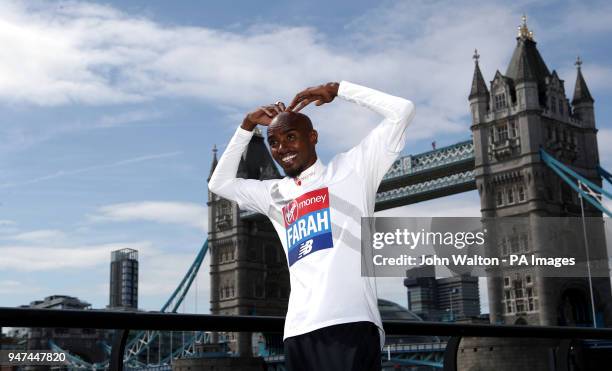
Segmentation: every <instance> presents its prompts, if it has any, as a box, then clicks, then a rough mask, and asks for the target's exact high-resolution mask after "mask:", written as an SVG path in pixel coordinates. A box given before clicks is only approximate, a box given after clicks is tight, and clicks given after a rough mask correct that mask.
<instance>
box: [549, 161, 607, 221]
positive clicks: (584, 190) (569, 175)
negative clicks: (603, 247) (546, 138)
mask: <svg viewBox="0 0 612 371" xmlns="http://www.w3.org/2000/svg"><path fill="white" fill-rule="evenodd" d="M540 157H541V158H542V161H544V163H545V164H546V165H548V167H550V168H551V169H552V170H553V171H554V172H555V173H556V174H557V175H559V177H561V179H563V181H565V183H566V184H567V185H569V186H570V187H571V188H572V189H573V190H574V191H576V192H578V194H579V195H580V196H581V197H583V198H584V199H585V200H587V201H588V202H589V203H590V204H591V205H593V206H595V207H596V208H597V209H599V210H600V211H601V212H603V213H604V214H606V215H608V216H609V217H612V212H611V211H610V210H608V209H607V208H606V207H605V206H604V205H603V202H602V200H603V197H604V196H605V197H606V198H607V199H608V200H612V194H610V192H608V191H606V190H605V189H603V188H601V187H600V186H598V185H597V184H595V183H593V182H591V181H590V180H588V179H586V178H585V177H583V176H582V175H580V174H578V173H577V172H575V171H574V170H572V169H570V168H569V167H568V166H567V165H565V164H563V163H562V162H560V161H559V160H557V159H556V158H554V157H553V156H551V155H549V154H548V153H546V151H544V150H543V149H540ZM602 170H603V172H604V173H605V174H607V175H606V176H604V178H606V180H608V181H611V180H610V178H612V176H611V175H610V174H609V173H608V172H607V171H605V170H604V169H603V168H601V167H599V168H598V172H599V173H600V174H602ZM573 179H575V181H574V180H573Z"/></svg>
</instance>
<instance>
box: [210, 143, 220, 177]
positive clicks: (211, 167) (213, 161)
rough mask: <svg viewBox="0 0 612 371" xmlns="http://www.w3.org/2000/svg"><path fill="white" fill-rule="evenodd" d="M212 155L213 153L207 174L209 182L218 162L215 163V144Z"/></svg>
mask: <svg viewBox="0 0 612 371" xmlns="http://www.w3.org/2000/svg"><path fill="white" fill-rule="evenodd" d="M212 153H213V159H212V164H211V165H210V173H209V174H208V180H209V181H210V178H211V177H212V175H213V172H214V171H215V168H216V167H217V163H218V162H219V161H217V145H216V144H214V145H213V149H212Z"/></svg>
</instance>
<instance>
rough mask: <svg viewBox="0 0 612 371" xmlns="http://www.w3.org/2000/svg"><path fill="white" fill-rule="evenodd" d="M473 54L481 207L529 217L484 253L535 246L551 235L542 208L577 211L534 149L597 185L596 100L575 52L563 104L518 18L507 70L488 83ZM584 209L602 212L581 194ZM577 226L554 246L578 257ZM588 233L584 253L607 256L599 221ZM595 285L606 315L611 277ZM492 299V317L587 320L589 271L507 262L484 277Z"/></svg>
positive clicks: (573, 197)
mask: <svg viewBox="0 0 612 371" xmlns="http://www.w3.org/2000/svg"><path fill="white" fill-rule="evenodd" d="M478 58H479V55H478V53H477V52H476V53H475V55H474V60H475V69H474V77H473V81H472V87H471V91H470V96H469V101H470V108H471V113H472V127H471V129H472V132H473V138H474V148H475V150H474V152H475V157H476V159H475V177H476V186H477V189H478V192H479V195H480V200H481V211H482V215H483V217H485V218H487V217H508V216H521V217H523V218H522V220H526V221H528V223H526V225H524V226H522V227H521V226H518V227H517V228H514V230H513V231H511V232H510V233H507V234H504V233H500V234H499V235H497V236H496V238H497V246H489V247H488V249H489V251H488V252H489V253H491V254H493V255H495V256H500V255H501V256H508V255H509V254H523V253H524V254H532V253H535V254H538V253H540V252H541V251H540V250H539V249H541V248H542V246H549V245H550V243H545V241H547V240H548V239H549V238H551V236H545V235H543V233H541V229H539V228H537V227H536V226H537V225H538V223H540V221H541V220H542V217H560V216H569V217H580V215H581V209H580V200H579V198H578V195H577V193H576V192H575V191H573V190H572V189H571V188H570V187H569V186H568V185H567V184H565V183H564V182H563V181H562V180H561V178H559V177H558V176H557V175H556V174H555V173H554V172H553V171H552V170H551V169H549V168H548V167H547V166H546V164H544V163H543V162H542V160H541V158H540V155H539V150H540V148H543V149H544V150H545V151H547V152H548V153H549V154H551V155H553V156H554V157H556V158H557V159H558V160H560V161H562V162H563V163H565V164H566V165H568V166H570V167H571V168H572V169H574V170H575V171H577V172H578V173H580V174H581V175H583V176H584V177H586V178H587V179H589V180H590V181H592V182H594V183H596V184H598V185H600V186H601V178H600V176H599V175H598V173H597V165H598V164H599V157H598V150H597V136H596V134H597V129H596V127H595V116H594V109H593V102H594V100H593V98H592V96H591V94H590V92H589V89H588V87H587V85H586V82H585V80H584V77H583V76H582V72H581V70H580V65H581V61H580V60H578V61H577V62H576V65H577V67H578V69H577V78H576V86H575V90H574V97H573V99H572V102H571V104H570V102H569V100H568V98H567V97H566V94H565V87H564V81H563V80H561V79H560V78H559V76H558V75H557V72H556V71H554V70H553V71H552V72H550V71H549V69H548V67H547V66H546V63H544V60H543V59H542V57H541V55H540V53H539V52H538V49H537V48H536V42H535V40H534V38H533V33H532V32H530V31H529V30H528V28H527V24H526V19H525V17H524V18H523V24H522V25H521V26H520V27H519V35H518V37H517V45H516V48H515V50H514V53H513V55H512V59H511V60H510V64H509V66H508V69H507V71H506V73H505V74H502V73H500V72H499V71H497V72H496V73H495V77H494V78H493V81H491V84H490V88H488V87H487V84H485V81H484V79H483V77H482V73H481V71H480V67H479V65H478ZM585 215H586V216H591V217H601V212H599V211H598V210H597V209H596V208H594V207H591V205H589V204H587V203H585ZM536 230H539V231H540V232H537V231H536ZM576 232H577V233H575V234H572V235H571V236H566V237H568V238H566V243H565V244H561V245H559V246H557V247H555V248H557V249H559V250H558V251H557V252H558V253H559V254H561V255H563V254H565V255H572V256H578V257H583V254H584V243H583V242H582V230H581V229H580V230H578V231H576ZM578 232H579V233H578ZM558 233H559V234H563V233H568V230H558ZM589 235H590V237H589V239H590V240H591V239H592V238H593V237H594V236H598V238H600V240H599V243H589V245H590V246H589V249H590V252H591V257H593V256H596V257H599V258H605V257H606V256H607V255H606V247H605V243H601V242H603V239H601V238H603V237H602V236H603V229H602V228H595V229H594V230H589ZM575 238H578V240H574V239H575ZM595 240H597V238H595ZM569 241H573V242H575V243H569ZM547 248H548V247H547ZM548 256H550V254H548ZM593 286H594V299H595V311H596V312H597V315H596V316H597V317H598V322H600V323H602V324H603V323H604V322H605V323H608V324H612V318H611V316H610V310H611V308H610V302H611V297H610V282H609V279H607V278H603V279H597V278H594V279H593ZM489 301H490V315H491V322H493V323H506V324H514V323H522V324H539V325H566V324H573V325H592V321H593V318H592V317H593V316H592V314H591V313H592V311H591V304H590V293H589V287H588V281H587V279H585V278H550V277H543V272H542V271H540V270H539V269H531V270H529V269H524V268H522V269H514V270H505V271H504V272H503V274H501V275H500V276H498V277H489Z"/></svg>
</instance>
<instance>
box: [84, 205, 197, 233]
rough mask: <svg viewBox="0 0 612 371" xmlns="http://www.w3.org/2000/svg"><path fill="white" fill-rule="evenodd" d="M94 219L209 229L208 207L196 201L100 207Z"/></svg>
mask: <svg viewBox="0 0 612 371" xmlns="http://www.w3.org/2000/svg"><path fill="white" fill-rule="evenodd" d="M90 219H91V220H92V221H106V222H127V221H143V220H144V221H151V222H157V223H164V224H166V223H169V224H181V225H185V226H188V227H194V228H197V229H199V230H201V231H204V232H205V231H207V230H208V225H207V223H208V211H207V208H206V207H204V206H202V205H200V204H196V203H187V202H163V201H143V202H129V203H122V204H113V205H107V206H103V207H100V208H99V209H98V210H97V212H96V214H94V215H91V216H90Z"/></svg>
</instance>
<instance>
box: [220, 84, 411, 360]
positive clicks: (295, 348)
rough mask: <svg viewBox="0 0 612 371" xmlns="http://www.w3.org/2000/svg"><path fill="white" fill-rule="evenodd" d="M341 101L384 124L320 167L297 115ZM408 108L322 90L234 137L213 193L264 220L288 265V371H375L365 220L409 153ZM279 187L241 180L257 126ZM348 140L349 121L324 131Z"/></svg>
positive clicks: (376, 324)
mask: <svg viewBox="0 0 612 371" xmlns="http://www.w3.org/2000/svg"><path fill="white" fill-rule="evenodd" d="M336 96H338V97H341V98H343V99H345V100H347V101H350V102H354V103H356V104H358V105H361V106H364V107H367V108H370V109H371V110H373V111H375V112H377V113H379V114H381V115H382V116H383V117H384V120H383V121H382V122H381V123H380V124H379V125H378V126H377V127H376V128H374V129H373V130H372V131H371V132H370V133H369V134H368V135H367V136H366V138H364V139H363V140H362V141H361V143H359V144H358V145H357V146H355V147H354V148H352V149H351V150H349V151H348V152H345V153H342V154H339V155H337V156H335V157H334V158H333V159H332V160H331V161H330V163H329V164H328V165H327V166H326V165H324V164H323V163H322V162H321V161H320V160H319V159H318V157H317V154H316V151H315V146H316V144H317V140H318V134H317V131H316V130H314V129H313V127H312V123H311V121H310V119H309V118H308V117H307V116H306V115H304V114H302V113H299V111H300V110H301V109H302V108H304V107H306V106H307V105H308V104H310V103H312V102H314V103H315V104H316V105H317V106H320V105H322V104H325V103H330V102H332V101H333V100H334V98H335V97H336ZM413 116H414V105H413V104H412V103H411V102H410V101H408V100H405V99H402V98H398V97H394V96H391V95H388V94H385V93H381V92H379V91H376V90H373V89H369V88H366V87H363V86H359V85H356V84H352V83H349V82H345V81H343V82H341V83H335V82H332V83H327V84H325V85H320V86H317V87H312V88H308V89H306V90H304V91H302V92H300V93H298V94H297V95H296V96H295V98H294V99H293V101H292V102H291V104H290V105H289V107H285V105H284V104H283V103H281V102H277V103H276V104H273V105H269V106H265V107H261V108H259V109H257V110H255V111H253V112H251V113H249V114H248V115H247V116H246V117H245V119H244V121H243V122H242V125H241V126H240V127H239V128H238V129H237V130H236V133H235V134H234V136H233V138H232V139H231V141H230V142H229V144H228V146H227V149H226V150H225V152H224V153H223V156H222V157H221V159H220V160H219V163H218V164H217V167H216V168H215V171H214V173H213V175H212V177H211V179H210V183H209V188H210V190H211V191H212V192H214V193H216V194H218V195H219V196H221V197H224V198H227V199H230V200H233V201H235V202H237V203H238V205H239V206H240V208H242V209H248V210H253V211H256V212H260V213H262V214H265V215H267V216H268V218H270V220H271V222H272V224H273V225H274V228H275V229H276V231H277V233H278V235H279V237H280V240H281V242H282V244H283V248H284V250H285V253H286V255H287V262H288V265H289V276H290V281H291V294H290V297H289V308H288V310H287V316H286V320H285V333H284V339H285V364H286V366H287V367H288V368H289V369H290V370H379V369H380V350H381V348H382V345H383V344H384V331H383V328H382V321H381V318H380V313H379V311H378V306H377V298H376V290H375V287H374V285H373V282H372V280H371V279H369V278H367V277H362V276H361V270H360V269H361V254H360V236H361V217H367V216H372V215H373V213H374V202H375V198H376V190H377V189H378V186H379V184H380V182H381V180H382V178H383V175H384V174H385V173H386V172H387V170H388V169H389V167H390V166H391V165H392V164H393V162H394V161H395V159H396V158H397V157H398V155H399V153H400V151H401V150H402V149H403V146H404V143H405V133H404V132H405V129H406V127H407V126H408V124H409V123H410V121H412V118H413ZM258 124H259V125H264V126H268V134H267V136H268V143H269V145H270V149H271V152H272V157H273V158H274V160H275V161H276V162H277V163H278V164H279V165H280V166H281V167H282V168H283V170H284V171H285V174H286V176H285V178H283V179H273V180H264V181H258V180H253V179H238V178H236V172H237V170H238V164H239V162H240V157H241V156H242V154H243V152H244V150H245V148H246V147H247V145H248V143H249V141H250V139H251V137H252V135H253V132H252V131H253V129H254V128H255V127H256V126H257V125H258ZM330 125H336V126H337V127H338V129H339V130H342V131H344V132H347V131H350V130H351V127H350V125H351V122H350V119H349V118H347V119H346V121H344V122H335V123H330Z"/></svg>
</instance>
